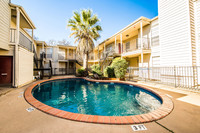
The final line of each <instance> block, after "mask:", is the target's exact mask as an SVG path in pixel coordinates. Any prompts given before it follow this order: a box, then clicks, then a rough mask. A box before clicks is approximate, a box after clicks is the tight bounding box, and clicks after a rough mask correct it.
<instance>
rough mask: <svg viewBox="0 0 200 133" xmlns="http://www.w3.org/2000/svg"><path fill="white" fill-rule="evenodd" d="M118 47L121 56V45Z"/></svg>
mask: <svg viewBox="0 0 200 133" xmlns="http://www.w3.org/2000/svg"><path fill="white" fill-rule="evenodd" d="M118 46H119V47H118V48H119V54H121V44H120V43H119V44H118Z"/></svg>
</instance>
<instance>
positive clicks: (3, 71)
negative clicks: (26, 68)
mask: <svg viewBox="0 0 200 133" xmlns="http://www.w3.org/2000/svg"><path fill="white" fill-rule="evenodd" d="M9 83H12V57H10V56H0V84H9Z"/></svg>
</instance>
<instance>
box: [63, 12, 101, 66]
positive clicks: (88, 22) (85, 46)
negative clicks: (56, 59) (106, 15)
mask: <svg viewBox="0 0 200 133" xmlns="http://www.w3.org/2000/svg"><path fill="white" fill-rule="evenodd" d="M99 21H100V20H99V19H98V17H97V15H96V14H93V13H92V10H90V9H88V10H86V9H85V10H81V12H80V13H79V12H77V11H75V12H74V15H73V17H72V18H71V19H69V21H68V24H67V27H70V28H71V31H72V33H71V34H70V37H71V36H74V38H75V42H74V43H78V47H77V53H79V54H80V55H81V57H83V68H85V69H86V70H87V69H88V55H89V53H90V52H92V51H93V48H94V40H97V39H98V38H99V37H100V35H99V31H101V30H102V28H101V26H100V25H99V24H98V23H99Z"/></svg>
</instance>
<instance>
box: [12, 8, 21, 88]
mask: <svg viewBox="0 0 200 133" xmlns="http://www.w3.org/2000/svg"><path fill="white" fill-rule="evenodd" d="M16 14H17V18H16V43H15V52H14V76H13V77H14V80H13V81H14V84H13V85H14V87H18V85H19V35H20V10H19V7H16Z"/></svg>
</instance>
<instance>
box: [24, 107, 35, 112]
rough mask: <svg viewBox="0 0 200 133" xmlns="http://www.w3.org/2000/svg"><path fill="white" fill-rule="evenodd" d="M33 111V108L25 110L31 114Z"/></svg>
mask: <svg viewBox="0 0 200 133" xmlns="http://www.w3.org/2000/svg"><path fill="white" fill-rule="evenodd" d="M34 110H35V109H34V108H33V107H30V108H27V109H26V111H28V112H32V111H34Z"/></svg>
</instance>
